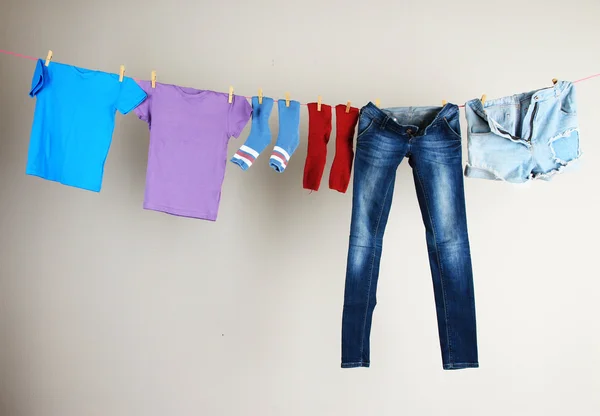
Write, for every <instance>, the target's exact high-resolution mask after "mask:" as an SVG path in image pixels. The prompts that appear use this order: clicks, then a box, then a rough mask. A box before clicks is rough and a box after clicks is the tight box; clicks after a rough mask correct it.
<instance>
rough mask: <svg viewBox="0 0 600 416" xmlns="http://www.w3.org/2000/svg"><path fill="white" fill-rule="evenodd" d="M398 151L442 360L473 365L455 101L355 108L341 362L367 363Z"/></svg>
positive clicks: (473, 336) (350, 364) (453, 365)
mask: <svg viewBox="0 0 600 416" xmlns="http://www.w3.org/2000/svg"><path fill="white" fill-rule="evenodd" d="M404 157H406V158H407V159H408V163H409V164H410V166H411V167H412V171H413V176H414V181H415V187H416V189H417V198H418V200H419V205H420V207H421V213H422V216H423V222H424V224H425V231H426V237H427V248H428V251H429V264H430V267H431V274H432V277H433V289H434V295H435V304H436V312H437V321H438V331H439V338H440V346H441V351H442V361H443V367H444V369H446V370H451V369H460V368H468V367H478V366H479V363H478V357H477V335H476V325H475V298H474V293H473V272H472V267H471V254H470V248H469V237H468V233H467V217H466V210H465V195H464V184H463V175H462V147H461V136H460V124H459V110H458V107H457V106H456V105H454V104H447V105H445V106H444V107H443V108H440V107H407V108H391V109H385V110H382V109H379V108H377V107H376V106H375V105H373V104H372V103H369V104H367V105H366V106H365V107H363V108H362V110H361V116H360V120H359V126H358V138H357V144H356V157H355V161H354V193H353V200H352V224H351V226H350V248H349V250H348V266H347V272H346V289H345V293H344V313H343V319H342V368H351V367H369V365H370V353H369V337H370V333H371V321H372V317H373V309H374V308H375V304H376V302H377V300H376V291H377V279H378V277H379V261H380V258H381V251H382V246H383V233H384V231H385V226H386V223H387V220H388V215H389V212H390V207H391V204H392V195H393V193H394V182H395V179H396V170H397V168H398V165H400V162H401V161H402V159H403V158H404ZM399 254H400V255H402V253H399ZM406 261H410V259H403V262H406Z"/></svg>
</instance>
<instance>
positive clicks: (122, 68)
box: [119, 65, 125, 82]
mask: <svg viewBox="0 0 600 416" xmlns="http://www.w3.org/2000/svg"><path fill="white" fill-rule="evenodd" d="M124 76H125V65H121V67H120V68H119V82H123V77H124Z"/></svg>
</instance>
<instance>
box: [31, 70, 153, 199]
mask: <svg viewBox="0 0 600 416" xmlns="http://www.w3.org/2000/svg"><path fill="white" fill-rule="evenodd" d="M29 95H30V96H31V97H36V105H35V114H34V117H33V127H32V129H31V141H30V144H29V155H28V159H27V170H26V172H27V174H29V175H35V176H39V177H41V178H44V179H48V180H51V181H57V182H60V183H62V184H65V185H70V186H75V187H78V188H83V189H88V190H90V191H95V192H99V191H100V188H101V186H102V175H103V173H104V162H105V161H106V156H107V155H108V149H109V148H110V142H111V139H112V134H113V130H114V126H115V113H116V110H119V112H121V113H122V114H127V113H128V112H129V111H131V110H133V109H134V108H135V107H137V106H138V105H139V104H140V103H141V102H143V101H144V100H145V99H146V93H145V92H144V91H143V90H142V89H141V88H140V87H139V86H138V85H137V84H136V82H135V81H134V80H133V79H131V78H128V77H124V78H123V82H119V76H118V75H116V74H108V73H106V72H100V71H92V70H89V69H83V68H77V67H74V66H71V65H65V64H61V63H58V62H51V63H50V65H49V66H45V65H44V61H42V60H41V59H40V60H38V62H37V64H36V67H35V72H34V74H33V79H32V81H31V91H30V92H29Z"/></svg>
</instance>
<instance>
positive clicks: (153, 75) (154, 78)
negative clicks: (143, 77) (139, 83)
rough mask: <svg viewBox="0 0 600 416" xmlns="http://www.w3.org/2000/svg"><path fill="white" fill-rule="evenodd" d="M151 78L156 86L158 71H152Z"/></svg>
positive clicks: (153, 85)
mask: <svg viewBox="0 0 600 416" xmlns="http://www.w3.org/2000/svg"><path fill="white" fill-rule="evenodd" d="M150 80H151V81H152V88H156V71H152V73H151V74H150Z"/></svg>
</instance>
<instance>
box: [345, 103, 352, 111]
mask: <svg viewBox="0 0 600 416" xmlns="http://www.w3.org/2000/svg"><path fill="white" fill-rule="evenodd" d="M351 105H352V103H351V102H350V101H348V102H347V103H346V113H349V112H350V106H351Z"/></svg>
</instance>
